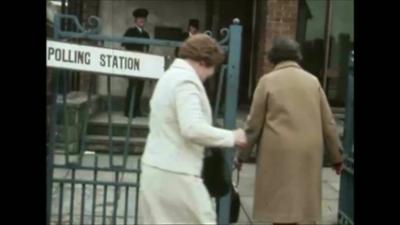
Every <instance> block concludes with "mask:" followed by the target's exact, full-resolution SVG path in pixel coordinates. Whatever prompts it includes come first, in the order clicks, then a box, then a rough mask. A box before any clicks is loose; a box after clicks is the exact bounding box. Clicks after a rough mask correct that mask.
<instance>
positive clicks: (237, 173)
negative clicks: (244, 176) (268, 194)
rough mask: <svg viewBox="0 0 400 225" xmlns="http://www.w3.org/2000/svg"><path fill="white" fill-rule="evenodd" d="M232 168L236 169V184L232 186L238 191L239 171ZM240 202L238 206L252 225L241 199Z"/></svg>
mask: <svg viewBox="0 0 400 225" xmlns="http://www.w3.org/2000/svg"><path fill="white" fill-rule="evenodd" d="M233 170H236V184H235V185H234V187H235V188H236V190H237V192H238V193H239V189H238V186H239V181H240V171H239V170H238V169H236V168H234V169H233ZM238 197H239V199H240V195H238ZM239 204H240V208H241V209H242V210H243V212H244V214H245V216H246V217H247V220H248V221H249V225H253V221H252V219H251V217H250V216H249V214H248V213H247V211H246V209H245V208H244V206H243V204H242V201H241V200H240V201H239Z"/></svg>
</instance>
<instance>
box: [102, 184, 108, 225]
mask: <svg viewBox="0 0 400 225" xmlns="http://www.w3.org/2000/svg"><path fill="white" fill-rule="evenodd" d="M107 189H108V186H107V185H106V184H105V185H104V188H103V190H104V195H103V223H102V224H106V216H107V210H106V209H107Z"/></svg>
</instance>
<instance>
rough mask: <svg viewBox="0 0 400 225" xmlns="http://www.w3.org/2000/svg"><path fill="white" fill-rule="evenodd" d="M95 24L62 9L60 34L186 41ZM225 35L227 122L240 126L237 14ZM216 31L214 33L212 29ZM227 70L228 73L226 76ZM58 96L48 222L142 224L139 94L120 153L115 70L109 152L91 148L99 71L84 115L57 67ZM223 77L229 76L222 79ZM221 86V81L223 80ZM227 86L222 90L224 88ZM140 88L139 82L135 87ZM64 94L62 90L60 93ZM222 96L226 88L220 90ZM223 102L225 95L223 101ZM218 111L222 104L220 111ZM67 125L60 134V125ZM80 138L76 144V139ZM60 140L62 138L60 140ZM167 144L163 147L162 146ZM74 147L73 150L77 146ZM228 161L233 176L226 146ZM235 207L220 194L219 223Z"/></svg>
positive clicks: (54, 109)
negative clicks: (136, 144)
mask: <svg viewBox="0 0 400 225" xmlns="http://www.w3.org/2000/svg"><path fill="white" fill-rule="evenodd" d="M62 20H69V21H70V22H72V23H73V24H74V27H75V28H76V31H70V30H62V29H61V24H62ZM89 25H91V28H90V29H88V30H86V29H84V27H83V26H82V25H81V24H80V23H79V21H78V19H77V17H76V16H74V15H64V14H57V15H55V19H54V39H55V40H61V39H62V40H64V41H65V40H70V39H75V40H76V39H84V40H91V41H95V42H98V43H99V44H101V43H104V42H117V43H121V42H125V43H137V44H147V45H157V46H164V47H173V48H176V47H179V46H180V44H181V42H177V41H168V40H157V39H142V38H126V37H111V36H106V35H101V34H98V33H99V30H100V27H101V21H100V20H99V18H97V17H90V18H89ZM220 32H221V34H225V37H224V38H223V39H222V40H220V41H219V43H220V45H221V46H222V48H223V49H224V51H226V52H227V53H228V61H227V64H226V65H223V66H222V68H221V77H223V79H224V80H225V82H224V83H225V85H226V86H227V87H229V88H226V89H225V90H226V93H225V96H229V98H225V99H226V100H225V104H224V105H225V109H224V127H226V128H229V129H234V128H235V127H236V119H235V118H236V110H237V93H238V80H239V71H240V68H239V65H240V53H241V32H242V27H241V25H239V20H238V19H235V20H234V21H233V24H232V25H230V27H229V29H228V28H223V29H221V31H220ZM206 33H208V34H209V35H212V34H211V32H209V31H208V32H206ZM225 72H226V76H222V75H223V74H224V73H225ZM52 76H53V79H52V80H53V85H52V87H53V100H52V110H51V128H50V137H49V139H50V142H49V144H48V146H47V224H138V210H139V209H138V199H139V198H138V197H139V185H140V159H136V160H135V159H134V157H133V156H131V155H129V154H128V148H129V139H130V137H131V126H130V125H131V124H132V111H133V105H134V104H135V103H134V98H131V104H130V109H129V118H128V122H127V124H126V135H125V145H124V149H123V153H122V155H121V154H116V152H115V148H114V145H113V123H112V117H111V111H112V98H111V97H112V96H111V75H105V76H107V113H108V138H109V140H108V147H109V149H108V151H109V152H108V154H106V155H97V154H91V153H90V152H86V151H85V149H86V147H85V146H86V143H87V137H86V134H87V128H88V120H89V117H90V105H91V103H92V101H93V93H94V90H93V86H94V82H96V79H95V78H96V76H99V75H92V77H91V80H90V85H89V90H88V91H87V94H86V99H87V103H86V104H85V105H84V106H83V110H81V111H80V112H79V113H78V114H79V115H80V116H79V118H80V119H79V120H75V119H74V118H71V117H72V115H75V114H73V113H72V112H73V111H74V110H73V109H72V108H71V107H70V106H69V104H68V100H67V87H66V85H67V82H65V81H66V80H67V77H68V76H70V71H66V70H61V69H55V70H53V74H52ZM60 81H64V82H60ZM221 82H223V80H221ZM219 86H221V85H219ZM221 90H222V87H220V88H219V89H218V92H220V91H221ZM132 92H133V95H134V93H135V87H134V88H133V90H132ZM58 93H60V94H58ZM218 96H219V97H218V98H219V99H220V93H219V94H218ZM217 106H219V100H217ZM215 111H216V112H218V107H217V108H216V110H215ZM58 127H62V128H63V129H62V134H63V135H62V136H61V137H59V136H58V135H57V134H56V133H57V130H58V129H57V128H58ZM72 138H75V139H74V140H75V145H73V146H74V147H72V148H70V146H71V145H70V140H71V139H72ZM58 139H60V140H61V141H63V143H64V144H63V145H62V147H63V148H64V150H63V151H58V150H57V148H56V146H57V145H56V142H57V140H58ZM58 141H59V140H58ZM160 147H162V146H160ZM71 149H73V150H72V151H71ZM224 152H225V154H226V155H225V158H226V160H227V162H228V163H227V168H226V174H227V176H229V177H230V175H231V172H232V171H231V168H232V163H233V157H234V152H233V151H224ZM229 209H230V197H229V194H228V195H227V196H224V197H223V198H221V199H220V210H219V211H220V217H219V218H218V222H219V224H228V221H229Z"/></svg>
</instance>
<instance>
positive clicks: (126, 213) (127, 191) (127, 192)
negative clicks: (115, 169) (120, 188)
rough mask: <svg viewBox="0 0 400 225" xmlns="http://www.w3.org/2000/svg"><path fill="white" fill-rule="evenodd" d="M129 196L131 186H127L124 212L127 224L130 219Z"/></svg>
mask: <svg viewBox="0 0 400 225" xmlns="http://www.w3.org/2000/svg"><path fill="white" fill-rule="evenodd" d="M128 197H129V186H125V212H124V224H125V225H127V221H128V206H129V202H128V199H129V198H128Z"/></svg>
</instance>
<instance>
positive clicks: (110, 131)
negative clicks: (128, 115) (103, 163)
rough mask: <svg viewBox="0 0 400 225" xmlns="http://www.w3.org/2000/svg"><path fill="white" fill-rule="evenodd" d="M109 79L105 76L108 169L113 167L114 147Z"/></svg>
mask: <svg viewBox="0 0 400 225" xmlns="http://www.w3.org/2000/svg"><path fill="white" fill-rule="evenodd" d="M111 109H112V104H111V77H110V76H107V116H108V147H109V162H110V167H111V168H112V167H113V166H114V146H113V140H112V137H113V126H112V115H111Z"/></svg>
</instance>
